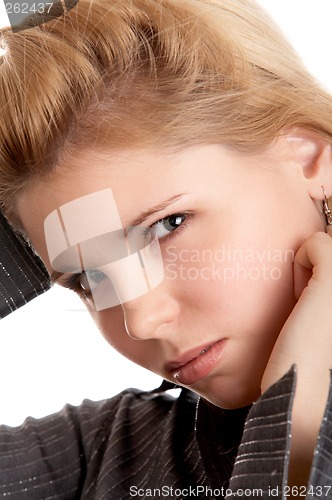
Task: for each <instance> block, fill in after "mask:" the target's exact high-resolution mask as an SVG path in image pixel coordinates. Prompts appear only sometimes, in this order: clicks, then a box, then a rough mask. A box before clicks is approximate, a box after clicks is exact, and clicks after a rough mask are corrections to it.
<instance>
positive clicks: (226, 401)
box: [195, 384, 261, 410]
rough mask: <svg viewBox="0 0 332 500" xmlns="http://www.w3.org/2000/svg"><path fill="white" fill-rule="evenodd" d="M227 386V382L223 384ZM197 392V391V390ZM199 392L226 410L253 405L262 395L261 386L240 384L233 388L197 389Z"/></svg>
mask: <svg viewBox="0 0 332 500" xmlns="http://www.w3.org/2000/svg"><path fill="white" fill-rule="evenodd" d="M222 385H223V386H225V384H222ZM195 392H196V391H195ZM197 393H198V394H199V395H200V396H201V397H203V398H204V399H206V400H207V401H209V402H210V403H212V404H213V405H215V406H218V407H219V408H223V409H225V410H236V409H238V408H244V407H245V406H250V405H252V404H253V403H254V402H255V401H257V399H258V398H259V397H260V395H261V391H260V387H259V388H257V387H252V388H249V387H245V386H244V385H238V386H236V387H231V388H227V389H226V388H225V387H224V388H221V387H220V388H218V390H214V391H213V392H212V391H206V392H205V391H202V392H200V391H197Z"/></svg>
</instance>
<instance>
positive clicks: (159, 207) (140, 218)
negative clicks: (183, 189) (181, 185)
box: [129, 193, 187, 227]
mask: <svg viewBox="0 0 332 500" xmlns="http://www.w3.org/2000/svg"><path fill="white" fill-rule="evenodd" d="M186 194H187V193H181V194H177V195H175V196H172V197H171V198H169V199H168V200H165V201H163V202H162V203H160V204H158V205H155V206H154V207H151V208H149V209H148V210H146V211H144V212H141V213H140V214H139V215H138V217H136V219H134V220H133V221H132V222H131V223H130V225H129V227H135V226H140V225H141V224H143V222H145V221H146V220H147V219H148V218H149V217H150V215H154V214H157V213H158V212H162V211H163V210H165V208H168V207H170V206H171V205H173V204H174V203H176V202H177V201H179V200H180V199H181V198H182V197H183V196H185V195H186Z"/></svg>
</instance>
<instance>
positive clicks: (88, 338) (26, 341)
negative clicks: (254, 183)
mask: <svg viewBox="0 0 332 500" xmlns="http://www.w3.org/2000/svg"><path fill="white" fill-rule="evenodd" d="M2 2H3V0H0V27H1V26H5V25H8V19H7V16H6V14H5V13H4V4H3V3H2ZM259 3H261V4H262V5H263V6H264V7H265V8H266V9H268V10H269V11H270V12H271V14H272V15H273V17H274V18H275V19H276V21H277V22H278V24H279V25H280V26H281V27H282V29H283V31H284V33H285V34H286V35H287V36H288V38H289V39H290V41H291V42H292V43H293V45H294V46H295V47H296V49H297V50H298V52H299V53H300V55H301V57H302V58H303V60H304V61H305V63H306V65H307V66H308V68H309V69H310V70H311V72H312V73H314V74H315V75H316V77H317V78H318V79H319V80H320V81H321V82H322V83H323V84H324V85H325V86H326V87H328V88H329V89H331V90H332V62H331V54H330V48H331V47H332V30H331V28H330V25H331V19H332V1H331V0H260V1H259ZM258 22H259V20H258ZM0 119H1V117H0ZM331 119H332V117H331ZM0 381H1V390H0V423H5V424H9V425H18V424H20V423H21V422H22V421H23V420H24V418H25V417H26V416H27V415H32V416H35V417H40V416H44V415H46V414H48V413H51V412H54V411H57V410H59V409H60V408H61V407H62V406H63V405H64V404H65V403H67V402H69V403H72V404H79V403H80V402H81V401H82V399H83V398H91V399H95V400H98V399H102V398H107V397H111V396H112V395H114V394H116V393H117V392H119V391H121V390H122V389H125V388H126V387H133V386H135V387H139V388H142V389H151V388H153V387H155V386H156V385H159V383H160V381H161V379H160V378H159V377H157V376H156V375H153V374H150V373H149V372H147V371H146V370H144V369H142V368H140V367H138V366H136V365H134V364H132V363H131V362H129V361H127V360H126V359H124V358H122V357H121V356H120V355H119V354H117V353H116V352H114V350H113V349H112V348H111V347H110V346H109V345H108V344H107V343H106V341H105V340H104V339H103V338H102V337H101V335H100V333H99V332H98V330H97V328H96V327H95V326H94V324H93V322H92V320H91V318H90V317H89V315H88V313H87V312H85V311H84V309H83V308H82V305H81V302H80V300H79V299H78V298H77V297H76V296H75V295H74V294H73V293H72V292H70V291H66V290H63V289H61V288H60V287H54V288H53V289H52V290H51V291H49V292H47V293H46V294H45V295H43V296H41V297H39V298H37V299H35V300H33V301H32V302H31V303H30V304H28V305H27V306H25V307H23V308H22V309H20V310H19V311H17V312H15V313H14V314H11V315H10V316H8V317H7V318H5V319H3V320H2V321H1V322H0Z"/></svg>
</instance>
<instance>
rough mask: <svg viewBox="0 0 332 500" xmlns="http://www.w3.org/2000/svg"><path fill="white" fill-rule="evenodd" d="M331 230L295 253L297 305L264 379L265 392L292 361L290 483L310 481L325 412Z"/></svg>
mask: <svg viewBox="0 0 332 500" xmlns="http://www.w3.org/2000/svg"><path fill="white" fill-rule="evenodd" d="M331 236H332V233H330V234H325V233H315V234H313V235H312V236H311V237H310V238H308V239H307V240H306V241H305V242H304V243H303V245H302V246H301V248H300V249H299V251H298V252H297V254H296V256H295V262H294V292H295V296H296V298H297V299H298V302H297V304H296V306H295V307H294V309H293V311H292V313H291V314H290V316H289V318H288V319H287V321H286V323H285V325H284V327H283V328H282V330H281V332H280V334H279V337H278V339H277V342H276V344H275V346H274V349H273V351H272V354H271V356H270V359H269V361H268V364H267V366H266V369H265V372H264V376H263V379H262V391H263V392H264V391H265V390H266V389H267V388H268V387H270V386H271V385H272V384H274V383H275V382H276V381H277V380H279V379H280V378H281V377H282V376H283V375H284V374H285V373H286V372H287V371H288V370H289V369H290V367H291V366H292V365H293V364H296V369H297V385H296V391H295V398H294V403H293V410H292V428H291V434H292V440H291V453H290V463H289V476H288V484H289V485H291V486H292V485H297V486H301V485H304V486H305V485H306V483H307V481H308V477H309V473H310V468H311V462H312V457H313V452H314V448H315V445H316V441H317V435H318V432H319V427H320V425H321V421H322V418H323V415H324V411H325V406H326V400H327V396H328V392H329V385H330V369H331V368H332V238H331Z"/></svg>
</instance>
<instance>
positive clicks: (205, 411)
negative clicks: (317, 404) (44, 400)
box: [0, 369, 332, 500]
mask: <svg viewBox="0 0 332 500" xmlns="http://www.w3.org/2000/svg"><path fill="white" fill-rule="evenodd" d="M295 382H296V380H295V370H294V369H292V370H290V371H289V372H288V373H287V374H286V375H285V376H284V377H283V378H282V379H281V380H280V381H279V382H277V383H276V384H275V385H274V386H272V387H271V388H270V389H269V390H268V391H266V393H265V394H264V395H263V396H262V397H261V398H260V399H259V400H258V401H257V402H256V403H255V404H254V405H253V406H252V407H251V408H250V409H249V408H243V409H239V410H221V409H219V408H216V407H214V406H213V405H211V404H210V403H207V402H206V401H204V400H202V399H201V402H200V404H199V407H198V410H197V396H195V395H194V394H193V393H191V392H189V391H187V390H183V391H182V393H181V396H180V397H179V398H178V399H174V398H172V397H171V396H169V395H168V394H167V393H166V392H165V391H166V389H167V387H168V388H170V387H169V384H167V383H166V384H165V383H164V384H163V386H162V387H161V388H160V389H157V390H155V391H151V392H148V393H147V392H142V391H138V390H136V389H129V390H127V391H124V392H123V393H121V394H119V395H118V396H116V397H115V398H113V399H110V400H107V401H102V402H98V403H95V402H91V401H85V402H84V403H83V404H82V405H81V406H80V407H78V408H75V407H72V406H69V405H68V406H66V407H65V408H64V409H63V410H62V412H60V413H58V414H55V415H52V416H50V417H47V418H44V419H41V420H34V419H31V418H30V419H28V420H27V421H26V422H25V424H24V425H23V426H21V427H20V428H17V429H11V428H9V427H4V426H3V427H2V428H0V498H10V499H14V500H23V499H24V500H51V499H57V500H70V499H83V500H89V499H91V500H102V499H114V500H122V499H124V500H125V499H130V498H133V496H132V495H131V494H130V492H131V491H130V488H131V486H133V487H135V488H136V489H139V488H140V489H142V490H145V491H147V490H150V491H151V490H153V489H155V488H156V489H160V488H162V487H164V486H167V487H168V488H171V487H173V488H174V489H175V488H178V489H181V490H184V489H186V488H190V487H191V486H192V487H195V486H198V485H200V486H203V487H204V488H206V489H205V490H203V491H204V492H202V493H201V495H200V494H197V495H195V497H196V498H201V499H203V498H207V496H206V494H205V492H206V491H207V489H208V488H212V489H215V488H219V491H221V489H222V488H224V490H225V491H224V494H225V495H226V494H227V492H226V489H227V488H229V489H230V490H231V491H232V495H231V497H232V498H234V497H236V498H237V497H239V496H241V497H243V491H244V490H250V492H251V494H250V498H266V499H267V498H272V495H271V494H270V492H271V490H272V489H273V490H275V491H277V492H278V493H277V494H276V495H273V498H283V494H282V491H284V490H283V487H284V486H285V484H286V481H287V472H286V469H287V466H288V456H289V445H290V440H289V432H290V411H291V407H292V402H293V397H294V392H295ZM331 404H332V391H330V395H329V399H328V405H327V409H326V413H325V417H324V420H323V423H322V427H321V431H320V434H319V438H318V443H317V448H316V452H315V458H314V463H313V467H312V471H311V477H310V481H309V484H311V485H312V490H311V491H312V493H310V490H309V494H308V495H307V498H308V499H313V498H315V499H317V498H325V499H327V500H332V492H331V491H330V490H332V488H331V485H332V482H331V481H332V465H331V464H332V432H331V428H332V411H331ZM196 417H197V420H196ZM234 463H235V465H234ZM324 488H325V489H324ZM258 489H259V490H258ZM257 491H259V492H258V493H257V494H255V492H257ZM151 496H153V495H151V494H150V495H149V494H147V495H146V496H142V495H140V498H151ZM229 496H230V495H229ZM164 498H175V497H174V496H169V497H166V496H164ZM176 498H178V499H179V500H181V499H180V498H179V497H176ZM209 498H212V497H211V495H209ZM213 498H214V497H213ZM218 498H228V497H227V496H226V497H225V496H223V494H220V495H218ZM182 500H183V499H182Z"/></svg>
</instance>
